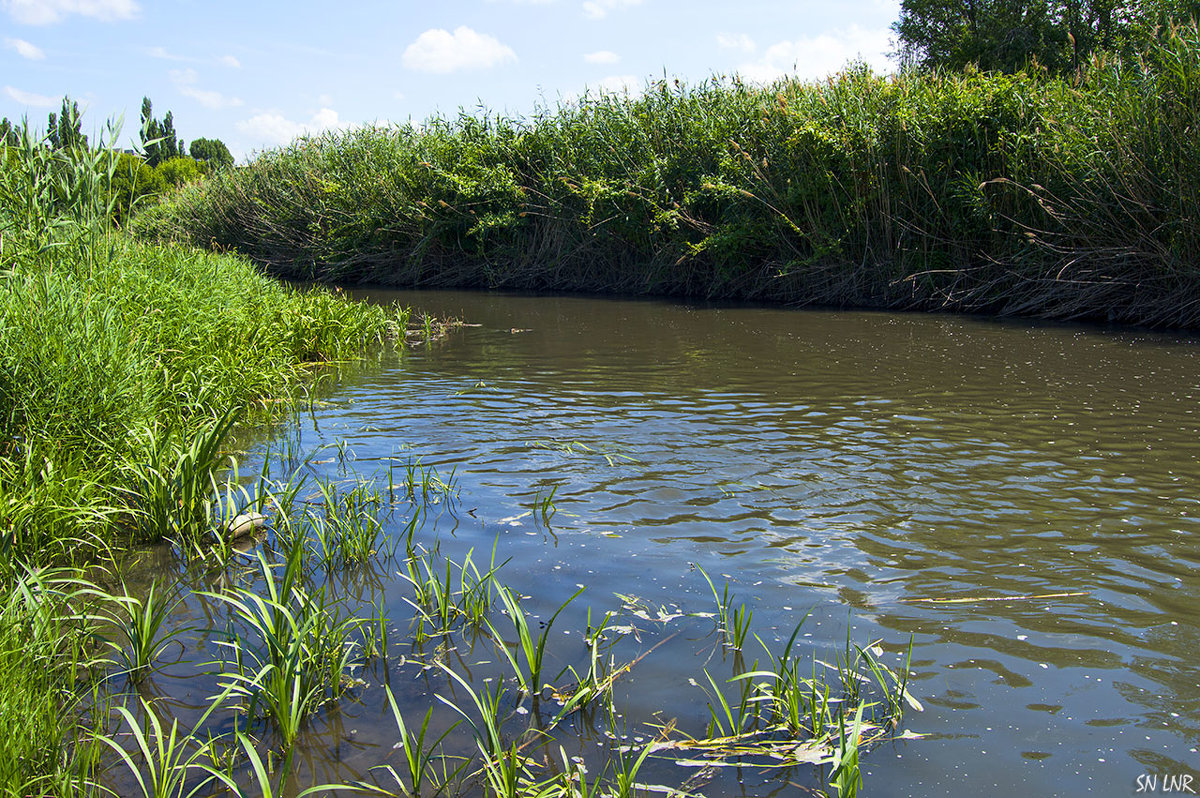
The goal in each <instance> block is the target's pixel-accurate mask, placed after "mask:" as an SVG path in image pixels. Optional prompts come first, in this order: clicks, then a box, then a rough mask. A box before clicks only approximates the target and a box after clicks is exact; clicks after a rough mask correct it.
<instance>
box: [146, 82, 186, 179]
mask: <svg viewBox="0 0 1200 798" xmlns="http://www.w3.org/2000/svg"><path fill="white" fill-rule="evenodd" d="M141 138H142V149H143V150H144V151H145V153H146V163H148V164H149V165H150V166H158V165H159V164H160V163H162V162H163V161H169V160H170V159H172V158H178V157H179V156H181V155H187V150H186V149H185V148H184V145H183V139H180V138H177V137H176V135H175V118H174V116H173V115H172V114H171V112H170V111H167V115H166V116H164V117H163V118H162V121H161V122H160V121H158V120H157V119H155V118H154V106H153V104H152V103H151V102H150V98H149V97H143V98H142V130H141Z"/></svg>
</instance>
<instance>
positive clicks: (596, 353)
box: [197, 292, 1200, 796]
mask: <svg viewBox="0 0 1200 798" xmlns="http://www.w3.org/2000/svg"><path fill="white" fill-rule="evenodd" d="M372 299H375V300H379V301H385V300H386V301H390V300H392V299H400V300H401V301H402V302H404V303H406V304H414V305H415V306H417V307H419V308H420V309H422V310H427V311H431V312H434V313H438V314H448V315H453V316H456V317H459V318H461V319H463V320H465V321H467V322H469V323H471V324H473V325H477V326H470V327H466V328H464V329H462V330H460V331H458V332H456V333H454V334H453V335H452V336H451V338H450V339H449V340H448V341H446V342H443V343H441V344H439V345H436V346H433V347H430V348H427V349H426V348H420V347H418V348H417V349H415V350H414V351H412V352H411V353H409V354H407V355H406V356H405V357H404V358H403V359H399V360H393V361H391V362H389V363H388V364H386V365H385V367H384V368H381V369H370V370H364V371H363V372H361V373H358V374H355V375H353V376H351V377H349V378H347V381H346V383H345V384H344V385H342V386H340V387H339V388H338V390H337V391H336V392H335V393H334V395H333V398H332V402H331V404H330V405H329V406H328V407H325V408H323V409H321V410H320V411H318V412H317V414H316V416H315V422H316V427H315V429H314V428H313V427H312V426H311V425H310V426H309V428H308V429H307V431H306V432H305V435H304V438H305V439H304V441H303V443H304V445H306V446H312V445H315V444H317V443H320V442H328V441H333V440H338V439H345V440H346V441H347V446H348V450H347V451H348V456H349V457H350V458H351V459H352V460H353V462H354V465H355V468H356V469H357V470H358V471H360V472H363V473H370V472H372V471H375V470H379V469H382V468H385V467H386V465H387V463H388V462H389V458H393V457H397V456H401V457H408V458H415V459H419V460H420V461H421V462H423V463H425V464H427V465H435V466H438V467H439V469H441V470H443V471H448V470H449V469H450V468H451V467H454V468H456V469H457V471H456V474H457V480H458V486H459V488H460V501H461V508H460V512H458V513H457V514H456V516H454V517H450V516H445V517H442V518H441V519H439V520H438V521H437V523H438V531H439V532H440V533H441V534H443V535H444V536H450V537H452V539H453V541H454V544H453V545H454V547H455V549H456V550H457V551H459V552H461V551H465V550H467V549H469V548H471V547H475V548H476V550H477V551H487V550H490V548H491V546H492V543H493V541H496V540H497V539H498V540H499V543H498V550H500V551H501V553H502V554H503V556H504V557H512V558H513V559H512V561H511V562H510V563H509V564H508V565H507V566H506V570H505V576H506V580H507V581H508V582H510V583H511V584H514V585H515V586H517V587H518V588H519V589H520V590H522V591H523V592H524V593H525V594H527V595H529V596H531V599H530V600H529V602H530V606H531V607H535V608H538V611H540V612H543V613H547V612H552V611H553V608H554V607H556V606H557V605H558V604H559V603H560V602H561V601H563V600H565V599H566V597H568V596H569V595H570V594H571V593H572V592H574V590H575V589H576V588H575V586H576V585H577V584H586V585H588V592H587V594H586V595H585V597H584V599H583V601H585V602H590V604H591V605H592V606H595V607H597V608H598V609H604V608H614V607H615V606H616V605H617V604H618V603H619V602H617V600H616V599H615V598H613V594H614V593H617V592H619V593H622V594H636V595H638V596H643V597H647V599H648V600H650V601H652V602H658V603H660V604H662V605H675V606H679V607H682V608H683V609H685V610H702V609H708V608H709V606H710V604H711V595H710V594H708V592H707V591H708V587H707V585H706V584H704V582H703V580H700V579H698V577H697V576H696V573H695V571H694V565H699V566H701V567H703V568H704V569H705V571H707V572H708V573H710V574H714V575H716V574H726V575H728V576H729V577H730V578H731V580H732V584H733V585H734V587H735V589H736V591H737V593H738V596H739V598H740V599H741V600H745V601H747V602H749V603H751V605H752V607H753V609H754V618H755V623H754V625H755V629H756V630H757V631H758V632H759V633H760V634H761V635H762V636H763V637H764V639H765V640H770V639H771V638H775V639H778V638H781V637H782V638H786V637H787V635H788V633H789V632H790V630H791V628H792V627H793V626H794V624H795V623H796V622H797V621H799V620H800V618H801V617H803V615H804V613H805V612H808V611H810V610H811V612H812V616H811V618H810V619H809V620H808V621H807V622H806V624H805V627H804V628H805V630H806V634H805V636H804V643H805V645H806V646H809V647H811V648H812V650H813V651H814V652H817V653H820V652H823V651H830V650H835V649H838V648H839V647H844V646H845V642H846V636H847V634H849V635H850V637H851V639H852V640H854V641H855V642H863V641H865V640H866V639H867V638H872V639H873V638H882V639H883V640H884V642H885V647H886V648H888V649H889V650H890V651H891V652H898V651H900V650H901V649H903V648H904V646H905V645H906V644H907V643H908V640H909V638H910V636H911V638H912V640H913V643H914V650H913V662H912V671H913V672H914V676H913V683H912V686H913V691H914V692H915V693H916V694H917V695H918V696H919V697H920V698H921V699H922V700H923V702H924V703H925V707H926V711H925V712H924V713H923V714H911V715H909V716H908V717H907V718H906V725H908V726H910V727H911V728H912V729H913V730H915V731H919V732H925V733H929V734H931V735H932V738H931V739H927V740H922V741H916V742H909V743H903V744H901V743H896V744H891V745H888V746H887V747H885V748H883V749H880V750H876V751H874V752H873V753H872V754H870V755H869V756H868V757H867V758H866V760H865V765H866V768H865V770H866V778H867V782H866V785H867V789H868V792H869V794H871V795H897V796H899V795H934V794H948V795H949V794H958V793H959V792H960V790H961V788H960V785H962V784H964V783H970V784H971V785H972V787H973V788H975V789H978V790H979V791H980V792H981V793H982V794H996V795H1010V794H1011V795H1017V794H1021V795H1025V794H1028V795H1043V794H1046V795H1048V794H1082V793H1085V792H1089V791H1090V792H1092V793H1095V794H1101V795H1125V794H1132V793H1133V792H1134V790H1135V788H1136V779H1137V776H1138V775H1139V774H1142V773H1151V772H1158V773H1200V755H1198V754H1197V746H1198V745H1200V668H1197V666H1196V662H1195V654H1196V652H1197V651H1200V608H1198V607H1197V603H1196V601H1195V598H1194V597H1195V596H1196V595H1197V593H1198V591H1200V568H1198V566H1200V536H1198V533H1200V462H1198V461H1197V454H1198V453H1200V418H1198V416H1197V401H1196V397H1197V394H1198V392H1200V385H1198V381H1200V359H1198V358H1197V352H1198V351H1200V350H1198V348H1197V345H1196V342H1194V341H1192V340H1188V339H1179V338H1175V337H1171V336H1164V335H1157V334H1149V333H1140V332H1128V331H1126V332H1113V331H1104V330H1097V329H1093V328H1077V327H1062V326H1037V325H1029V324H1017V323H998V322H994V321H985V320H975V319H969V318H961V317H936V316H902V315H890V314H873V313H858V312H855V313H841V312H814V311H793V310H787V309H778V308H776V309H764V308H744V307H697V306H685V305H679V304H674V303H665V302H649V301H618V300H592V299H581V298H552V297H536V298H534V297H515V296H498V295H487V294H467V293H453V292H436V293H420V294H391V293H377V294H374V295H373V296H372ZM552 488H553V489H554V490H555V493H554V505H555V508H556V513H555V514H554V516H553V519H552V522H551V524H550V525H549V526H550V528H549V529H547V528H546V527H545V526H544V525H542V524H540V523H537V519H536V517H535V516H530V515H524V516H523V514H524V513H526V512H527V511H529V510H530V509H531V506H532V505H533V504H534V502H535V500H536V498H537V497H539V496H545V495H547V494H548V492H549V491H550V490H551V489H552ZM402 587H403V585H402V584H400V583H399V581H398V580H393V579H392V578H391V577H388V576H386V575H385V576H384V577H383V578H382V579H379V580H377V582H376V583H375V584H374V585H368V586H366V587H365V588H364V587H361V586H360V588H359V589H360V590H364V591H365V592H366V593H369V594H371V595H372V596H375V598H371V599H370V601H376V600H378V599H377V597H379V596H382V597H383V600H384V602H385V603H386V604H387V605H388V606H393V607H395V608H396V609H397V610H400V609H401V607H402V602H401V600H400V598H398V596H399V594H400V592H401V590H402ZM1047 594H1071V595H1067V596H1057V597H1051V598H1041V599H1038V598H1031V597H1036V596H1043V595H1047ZM706 597H707V598H706ZM961 598H970V599H1005V600H978V601H969V602H958V603H953V602H932V601H929V600H930V599H961ZM706 602H708V603H707V604H706ZM580 612H582V607H580ZM579 625H580V626H581V625H582V624H579ZM567 628H568V629H569V628H571V627H570V626H569V625H568V626H567ZM693 631H694V634H691V633H689V634H691V640H690V642H688V643H687V645H675V646H674V647H673V649H672V650H673V651H675V652H676V653H674V654H670V655H669V656H660V657H650V658H647V660H646V661H645V662H644V663H642V664H640V665H639V667H638V669H637V670H636V674H635V676H634V679H633V680H634V681H635V682H636V683H637V684H638V685H640V686H641V689H644V690H650V691H651V692H652V695H653V696H654V698H653V699H652V701H653V702H656V703H657V705H656V706H639V707H637V708H631V709H630V710H629V711H630V719H631V723H633V722H637V721H640V720H650V719H653V718H654V714H653V713H654V712H655V710H659V709H662V710H665V711H666V712H668V713H670V714H671V716H673V717H678V718H680V720H681V723H682V722H683V721H684V720H685V719H687V718H688V716H689V713H690V714H691V716H693V717H694V719H698V720H701V721H702V719H703V718H704V716H705V713H706V710H705V708H704V706H703V700H704V699H703V696H702V695H700V694H698V693H697V692H696V691H695V690H694V689H693V688H691V687H689V686H688V685H686V684H683V683H682V682H683V680H685V679H686V678H687V676H690V675H695V674H697V673H699V672H700V669H701V668H702V667H706V666H707V667H708V668H709V669H710V670H713V672H714V674H716V673H718V672H724V670H723V669H729V668H730V667H731V664H730V663H724V664H722V663H721V662H720V657H719V655H718V656H717V658H716V663H715V664H714V662H712V661H707V660H706V659H705V655H702V656H701V657H700V658H699V659H695V658H694V657H693V655H694V653H695V652H696V651H697V650H702V646H699V645H697V644H696V643H695V639H696V638H697V637H698V636H700V635H702V634H703V632H702V631H700V630H699V627H697V629H696V630H693ZM464 656H465V655H464ZM680 656H682V657H685V658H686V659H685V660H684V662H685V663H686V668H685V671H684V672H683V673H682V675H681V671H680V667H679V665H680V659H679V657H680ZM706 663H707V664H706ZM714 668H715V670H714ZM383 670H384V672H383V673H381V674H375V675H374V677H373V678H374V679H376V680H381V679H388V680H390V683H391V685H392V687H393V690H395V691H397V695H398V697H401V693H403V694H404V695H406V696H407V698H408V699H409V700H412V701H414V702H417V703H418V704H419V702H422V701H424V702H426V703H428V702H429V701H430V700H431V695H432V693H433V692H434V689H433V688H432V687H431V686H430V685H428V684H425V683H423V682H422V679H423V678H427V677H424V676H422V675H421V674H420V673H415V674H414V673H408V672H407V671H406V670H405V668H403V667H391V668H390V670H389V669H388V668H387V667H385V668H384V669H383ZM732 672H733V671H732V670H730V673H732ZM439 689H444V687H441V688H439ZM202 692H203V688H201V689H200V691H199V692H198V693H197V695H200V693H202ZM347 718H349V719H350V720H347ZM371 718H375V721H371ZM386 720H387V718H386V717H385V715H384V714H383V710H381V708H380V707H379V706H378V705H377V702H376V703H372V702H371V701H365V702H364V703H363V704H362V705H353V704H351V705H348V706H344V707H341V708H340V709H339V710H338V711H337V712H332V713H328V714H327V715H326V716H324V718H323V721H322V723H325V724H328V728H326V729H324V730H322V731H320V732H319V733H318V734H315V735H313V736H312V738H311V741H310V742H311V746H312V749H311V754H312V756H313V757H314V759H313V762H312V764H311V767H312V768H313V769H314V770H315V771H316V772H319V773H321V774H322V776H325V777H330V778H332V777H344V775H345V773H347V772H351V773H353V772H355V771H354V768H355V767H356V766H357V765H356V764H355V763H357V762H368V760H370V759H371V757H372V756H374V755H376V754H377V753H378V749H379V748H380V746H383V747H385V748H386V747H388V746H390V745H391V742H392V741H391V738H387V739H386V740H384V739H381V738H380V737H379V735H378V734H377V735H376V737H374V738H373V737H372V733H370V732H369V728H370V727H371V723H372V722H374V723H376V724H379V723H384V722H385V721H386ZM350 724H353V725H350ZM379 734H382V733H379ZM321 735H324V736H323V737H322V736H321ZM384 736H386V735H384ZM334 738H336V739H334ZM331 740H334V741H333V742H331ZM579 745H581V746H586V745H588V742H587V739H586V735H585V736H584V739H583V741H581V742H580V743H579ZM662 778H664V779H673V780H672V781H667V782H666V783H679V782H680V781H682V778H683V777H675V778H673V777H672V776H671V775H670V774H666V775H664V776H663V777H662ZM723 784H724V782H723ZM726 786H727V787H729V789H730V790H731V791H732V792H731V794H736V792H737V790H738V789H739V788H738V787H737V785H736V784H735V783H733V782H730V783H729V784H727V785H726ZM780 786H781V787H782V786H784V785H782V784H781V785H780ZM756 789H757V788H756ZM708 794H716V793H715V792H709V793H708Z"/></svg>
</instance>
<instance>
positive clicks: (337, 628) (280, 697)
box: [203, 547, 364, 750]
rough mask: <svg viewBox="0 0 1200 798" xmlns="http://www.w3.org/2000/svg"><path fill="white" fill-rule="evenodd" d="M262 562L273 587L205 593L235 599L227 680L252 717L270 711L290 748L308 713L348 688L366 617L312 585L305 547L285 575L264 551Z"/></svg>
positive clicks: (290, 561)
mask: <svg viewBox="0 0 1200 798" xmlns="http://www.w3.org/2000/svg"><path fill="white" fill-rule="evenodd" d="M257 562H258V567H259V570H260V574H261V576H262V583H263V585H264V588H265V592H266V594H265V595H259V594H257V593H254V592H251V591H249V590H246V589H244V588H234V589H232V590H230V591H229V592H227V593H204V594H203V595H206V596H208V597H210V598H213V599H216V600H218V601H221V602H224V603H225V604H227V605H228V606H229V607H230V608H231V609H233V611H234V613H235V615H236V619H237V624H238V626H237V627H234V626H231V627H230V628H229V629H228V630H227V631H226V633H225V636H226V638H227V640H228V642H227V644H226V648H227V650H228V652H229V654H228V657H229V658H228V659H227V660H226V662H225V664H226V665H227V666H232V667H229V668H228V669H223V678H224V681H223V686H224V688H225V689H227V690H228V691H229V692H230V694H231V695H232V696H233V697H235V698H240V699H242V700H243V701H244V702H245V703H246V706H247V711H248V713H249V715H250V717H252V718H257V717H266V718H268V719H270V720H271V721H272V725H273V727H274V729H275V730H276V731H277V732H278V733H279V735H280V738H281V739H282V742H283V747H284V748H285V749H288V750H290V748H291V746H292V744H293V743H294V742H295V740H296V737H297V736H298V735H299V733H300V729H301V726H302V725H303V723H304V721H305V719H306V718H307V716H308V715H309V714H311V713H312V712H314V711H315V710H316V709H317V707H318V706H320V705H321V704H322V703H324V702H325V701H326V700H328V699H329V698H335V697H337V696H338V695H340V694H341V692H342V690H343V689H344V687H345V678H346V674H347V671H348V668H349V666H350V664H351V662H352V660H353V652H354V648H355V637H356V636H357V634H358V633H359V630H360V627H361V626H363V625H364V621H362V620H360V619H357V618H353V617H350V616H348V615H343V614H342V611H341V610H342V608H341V606H340V605H339V604H338V603H337V602H335V601H332V600H330V599H329V598H328V596H327V595H326V591H325V588H324V587H320V588H316V589H312V590H309V589H306V588H305V587H304V585H303V584H302V582H301V579H300V577H301V564H302V562H303V548H301V547H297V548H296V549H294V550H293V551H292V552H291V553H290V555H289V558H288V560H287V562H286V564H285V565H284V569H283V574H282V576H281V577H280V578H279V579H278V580H276V578H275V574H274V569H273V568H272V566H271V564H270V562H269V561H268V560H267V558H266V555H265V554H263V553H262V552H261V551H260V552H258V553H257ZM251 635H252V637H251Z"/></svg>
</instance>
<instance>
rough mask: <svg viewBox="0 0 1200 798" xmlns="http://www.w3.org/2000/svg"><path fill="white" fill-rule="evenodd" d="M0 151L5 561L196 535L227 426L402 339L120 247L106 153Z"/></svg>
mask: <svg viewBox="0 0 1200 798" xmlns="http://www.w3.org/2000/svg"><path fill="white" fill-rule="evenodd" d="M2 153H3V154H2V158H3V163H2V164H0V234H2V236H3V247H2V248H0V533H2V534H3V536H4V539H5V540H6V541H7V545H9V546H10V547H11V551H12V552H13V553H14V554H18V555H22V556H36V557H37V558H39V559H40V560H43V561H45V560H49V559H53V558H55V557H61V558H75V559H79V558H81V557H86V556H87V552H89V551H91V552H94V551H96V550H97V549H102V548H103V547H104V546H105V545H109V544H111V543H114V542H120V541H123V540H128V539H130V537H133V538H136V539H143V540H153V539H157V538H160V537H163V536H184V537H195V536H196V535H197V534H199V533H200V532H201V530H202V527H203V526H204V524H205V520H206V512H205V510H206V508H205V502H206V501H207V500H208V499H209V498H211V494H212V485H211V481H210V480H211V477H212V474H213V472H214V471H215V470H217V469H219V468H221V467H223V466H224V465H226V458H225V454H224V452H225V450H226V448H227V444H228V441H227V438H228V436H229V434H230V432H231V430H232V429H233V425H234V422H235V421H237V420H239V419H241V418H244V417H245V415H247V412H246V411H249V413H250V414H255V413H257V414H258V415H259V416H260V417H262V416H265V415H267V414H269V412H271V410H272V409H275V408H280V407H286V402H285V403H284V404H283V405H279V404H277V402H276V400H278V399H280V398H283V399H287V398H289V397H291V396H295V395H299V394H300V393H301V392H302V390H303V389H305V388H306V387H307V386H310V385H311V384H312V383H313V381H314V380H316V379H318V378H319V377H320V374H321V372H320V370H319V368H318V367H319V366H320V365H321V364H324V363H328V362H331V361H338V360H343V359H346V358H348V357H351V356H355V355H356V354H357V353H358V352H360V351H361V349H362V347H363V346H364V345H365V344H367V343H369V342H371V341H377V340H380V339H382V338H384V337H386V336H388V335H389V334H394V333H395V332H396V329H397V326H398V325H402V324H403V323H404V318H403V314H402V313H397V312H392V311H388V310H385V309H381V308H378V307H371V306H366V305H360V304H355V303H350V302H347V301H345V300H344V299H343V298H342V297H340V296H338V295H336V293H330V292H326V291H296V290H293V289H290V288H287V287H284V286H282V285H280V284H279V283H277V282H274V281H273V280H270V279H268V278H266V277H263V276H261V275H260V274H258V273H257V272H256V271H255V269H254V267H253V266H252V265H251V264H250V263H249V262H247V261H246V260H244V259H242V258H238V257H233V256H229V255H214V254H208V253H202V252H198V251H196V250H193V249H190V248H186V247H180V246H174V245H168V246H156V245H148V244H143V243H138V242H135V241H133V240H132V239H130V238H129V237H128V236H127V235H124V234H121V233H119V232H118V231H114V230H113V229H111V227H110V222H109V211H110V208H109V205H110V204H111V203H109V202H108V200H107V199H106V197H107V196H108V191H107V185H108V184H109V183H110V182H111V180H112V158H111V157H110V156H111V151H110V150H107V149H104V148H101V149H99V150H95V151H86V152H85V151H79V152H58V151H54V150H50V149H49V148H48V147H46V146H45V144H44V142H42V141H40V140H39V139H38V138H37V137H36V136H35V135H34V134H33V133H32V132H31V131H29V130H26V131H25V132H24V137H23V144H22V146H21V147H19V148H7V149H4V150H3V151H2ZM106 153H107V154H106ZM275 412H278V411H277V410H276V411H275Z"/></svg>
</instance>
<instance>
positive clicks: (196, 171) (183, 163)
mask: <svg viewBox="0 0 1200 798" xmlns="http://www.w3.org/2000/svg"><path fill="white" fill-rule="evenodd" d="M154 171H155V172H157V173H158V174H159V176H161V177H162V179H163V182H164V183H165V184H166V185H168V186H182V185H183V184H184V183H191V182H194V181H196V180H199V179H200V167H199V166H197V165H196V159H195V158H189V157H188V156H186V155H181V156H179V157H178V158H171V159H169V160H166V161H163V162H162V163H160V164H159V165H158V166H156V167H154Z"/></svg>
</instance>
